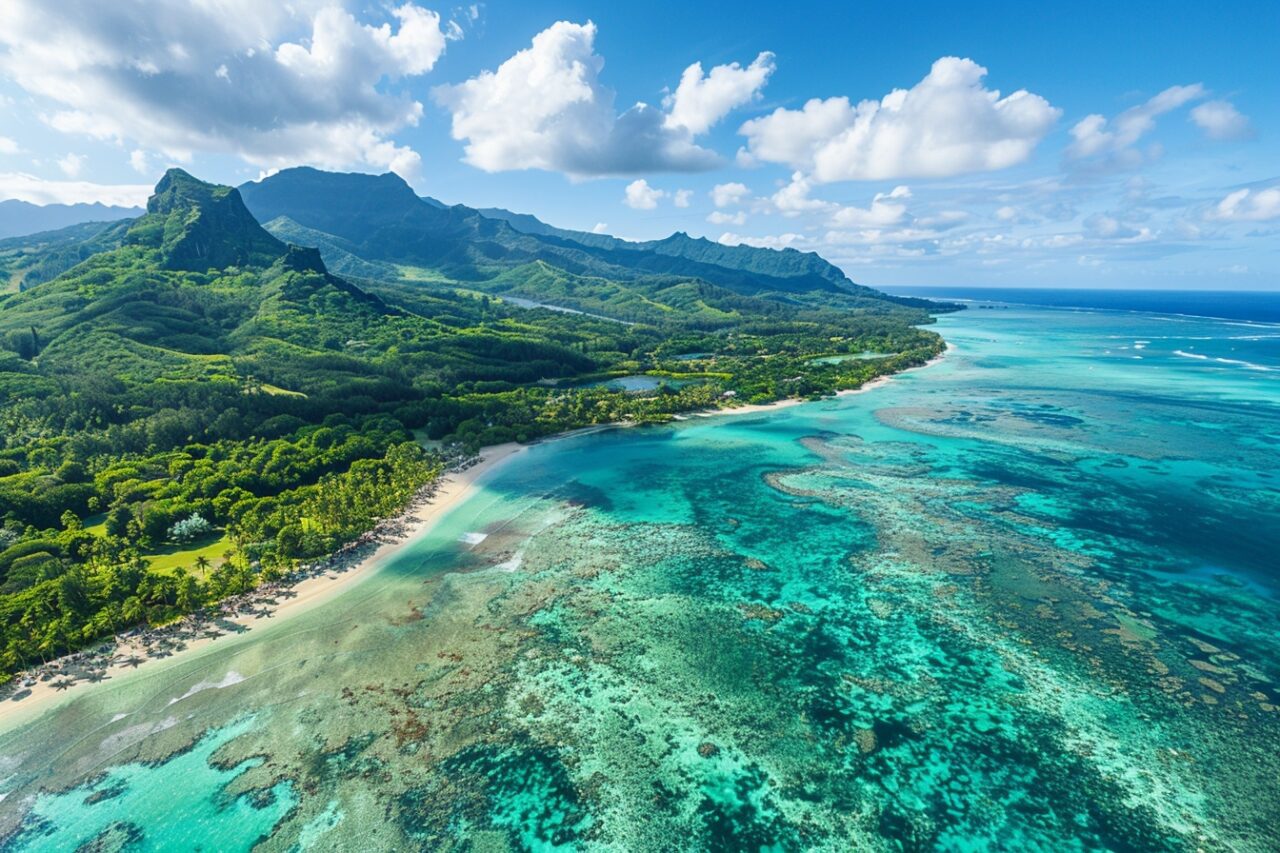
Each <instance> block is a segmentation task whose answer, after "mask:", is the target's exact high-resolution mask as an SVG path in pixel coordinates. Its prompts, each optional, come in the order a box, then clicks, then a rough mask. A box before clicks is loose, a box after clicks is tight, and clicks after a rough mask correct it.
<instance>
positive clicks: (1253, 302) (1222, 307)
mask: <svg viewBox="0 0 1280 853" xmlns="http://www.w3.org/2000/svg"><path fill="white" fill-rule="evenodd" d="M882 290H884V291H885V292H887V293H893V294H897V295H899V296H922V297H925V298H929V299H942V300H951V301H964V302H980V303H1000V304H1006V305H1038V306H1043V307H1050V308H1097V309H1105V310H1110V311H1130V312H1135V313H1140V314H1151V313H1161V314H1177V315H1182V316H1188V317H1211V318H1217V319H1226V320H1245V321H1249V322H1257V323H1280V291H1276V292H1263V291H1231V290H1213V291H1207V290H1206V291H1189V290H1111V289H1106V290H1104V289H1084V288H1081V289H1071V288H1029V287H885V288H882Z"/></svg>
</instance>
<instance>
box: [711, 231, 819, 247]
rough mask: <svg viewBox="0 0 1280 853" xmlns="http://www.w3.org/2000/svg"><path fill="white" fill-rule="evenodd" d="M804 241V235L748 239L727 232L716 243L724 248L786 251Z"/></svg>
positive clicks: (777, 235)
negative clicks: (748, 247) (744, 247)
mask: <svg viewBox="0 0 1280 853" xmlns="http://www.w3.org/2000/svg"><path fill="white" fill-rule="evenodd" d="M803 241H804V235H803V234H794V233H787V234H771V235H766V236H763V237H746V236H743V235H742V234H734V233H733V232H731V231H726V232H725V233H723V234H721V235H720V238H719V239H718V240H717V241H716V242H718V243H720V244H721V245H724V246H754V247H755V248H757V249H785V248H787V247H788V246H790V245H792V244H794V243H801V242H803Z"/></svg>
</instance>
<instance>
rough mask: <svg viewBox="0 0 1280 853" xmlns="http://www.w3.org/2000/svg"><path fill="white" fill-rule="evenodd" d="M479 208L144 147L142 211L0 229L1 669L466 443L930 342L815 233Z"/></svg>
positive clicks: (265, 557)
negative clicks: (710, 233) (258, 175)
mask: <svg viewBox="0 0 1280 853" xmlns="http://www.w3.org/2000/svg"><path fill="white" fill-rule="evenodd" d="M242 196H243V198H242ZM491 213H492V214H493V215H484V214H482V213H481V212H479V211H476V210H472V209H470V208H466V207H462V206H454V207H446V206H443V205H441V204H440V203H438V202H433V201H431V200H429V199H422V198H419V197H418V196H417V195H415V194H414V193H413V191H412V189H410V188H409V187H408V185H407V184H404V182H403V181H401V180H400V179H399V178H397V177H395V176H393V175H383V176H380V177H374V176H366V175H336V174H327V173H323V172H317V171H315V170H311V169H294V170H288V171H285V172H282V173H279V174H277V175H275V176H273V177H271V178H268V179H266V180H264V181H262V182H260V183H257V184H250V185H246V186H245V187H243V188H241V189H240V190H237V189H233V188H230V187H222V186H215V185H211V184H207V183H203V182H201V181H199V180H197V179H195V178H193V177H192V176H190V175H188V174H186V173H185V172H183V171H181V170H171V171H170V172H168V173H167V174H166V175H165V176H164V178H163V179H162V180H161V181H160V183H159V184H158V185H157V186H156V189H155V194H154V195H153V196H152V198H151V199H150V201H149V202H148V204H147V210H146V213H145V214H143V215H142V216H139V217H137V218H134V219H128V220H123V221H120V222H116V223H99V224H96V225H95V224H87V225H86V224H78V225H74V226H72V227H70V228H67V229H63V230H62V231H55V232H47V233H42V234H37V235H32V236H30V237H25V238H16V239H14V240H8V241H5V242H3V243H0V277H3V279H4V280H5V281H9V280H11V278H12V277H13V276H18V277H19V279H20V286H18V287H15V288H10V292H9V293H8V295H5V296H3V297H0V425H2V429H0V436H2V437H0V522H2V523H3V527H2V528H0V630H2V631H3V635H2V636H0V679H4V680H8V679H9V678H11V677H12V675H13V674H14V673H16V672H18V671H20V670H22V669H25V668H28V667H31V666H33V665H36V664H39V663H40V662H41V661H44V660H48V659H50V658H52V657H54V656H57V655H60V654H63V653H66V652H68V651H71V650H74V649H76V648H78V647H81V646H84V645H86V644H90V643H92V642H94V641H95V640H96V639H98V638H101V637H104V636H107V635H110V634H112V633H115V632H118V631H120V630H122V629H124V628H126V627H128V626H131V625H136V624H141V623H150V624H159V623H164V622H167V621H171V620H174V619H176V618H178V617H179V616H181V615H182V614H183V613H186V612H191V611H196V610H199V609H200V608H202V607H205V606H207V605H208V604H210V603H212V602H214V601H216V600H218V599H220V598H223V597H225V596H228V595H231V594H235V593H239V592H243V591H246V590H248V589H250V588H252V587H253V586H255V585H257V584H259V583H260V582H262V581H263V580H264V579H272V578H278V577H280V576H282V575H283V574H285V573H287V572H289V571H290V570H291V568H292V567H293V566H295V565H296V564H297V563H298V562H299V561H303V560H307V559H309V558H315V557H319V556H321V555H324V554H327V553H331V552H333V551H334V550H335V549H337V548H339V547H340V546H342V545H343V544H344V543H347V542H350V541H351V540H353V539H355V538H357V537H358V536H360V535H361V534H362V533H364V532H365V531H367V530H369V529H370V528H372V527H373V526H374V525H375V524H376V523H377V522H378V521H379V520H380V519H385V518H388V517H391V516H394V515H395V514H396V513H397V512H398V511H399V510H400V509H401V508H403V507H404V506H405V505H406V504H407V503H408V502H409V501H410V500H411V498H412V497H413V496H414V495H415V494H417V493H419V491H420V490H421V489H422V488H423V487H424V486H426V485H428V484H430V483H431V482H432V481H433V479H435V478H437V477H438V476H439V475H440V473H441V472H442V471H443V470H445V469H446V468H447V467H448V466H449V465H450V464H453V463H455V462H457V461H458V460H459V459H463V458H465V457H466V456H468V455H469V454H474V453H475V452H476V451H477V450H478V449H479V448H481V447H483V446H487V445H493V444H497V443H501V442H507V441H529V440H532V439H534V438H537V437H539V436H545V435H549V434H553V433H558V432H562V431H565V430H569V429H573V428H577V427H582V426H588V425H592V424H601V423H611V422H619V421H630V422H652V421H660V420H664V419H667V418H669V417H671V416H672V415H674V414H676V413H679V412H683V411H690V410H697V409H707V408H715V407H721V406H726V405H736V404H738V403H740V402H769V401H773V400H779V399H783V398H794V397H809V398H812V397H818V396H822V395H825V394H829V393H831V392H834V391H836V390H840V389H846V388H856V387H858V386H860V385H861V384H862V383H864V382H866V381H867V380H869V379H871V378H873V377H875V376H878V375H885V374H889V373H892V372H894V371H897V370H901V369H903V368H906V367H909V366H912V365H917V364H921V363H923V362H925V361H926V360H928V359H929V358H930V357H932V356H934V355H936V354H938V353H939V352H941V350H942V349H943V346H944V344H943V342H942V340H941V338H940V337H939V336H938V335H936V334H934V333H932V332H930V331H928V330H926V329H922V328H920V326H921V325H923V324H927V323H928V322H929V321H930V315H929V311H931V310H933V311H936V310H944V309H946V308H947V307H948V306H941V305H936V304H933V303H926V302H923V301H920V300H904V299H898V298H893V297H888V296H886V295H884V294H881V293H879V292H877V291H874V290H872V289H869V288H865V287H860V286H857V285H854V284H853V283H851V282H849V281H848V279H846V278H845V277H844V275H843V273H841V272H840V271H839V270H838V269H837V268H835V267H833V266H831V265H830V264H828V263H826V262H825V261H823V260H822V259H821V258H819V257H818V256H816V255H812V254H805V253H800V252H794V251H787V252H776V251H770V250H763V249H753V248H748V247H737V248H730V247H724V246H720V245H718V244H714V243H710V242H708V241H705V240H694V239H691V238H689V237H687V236H685V235H679V234H677V235H674V236H673V237H671V238H668V239H666V240H661V241H655V242H650V243H629V242H626V241H622V240H617V239H615V238H611V237H606V236H602V235H589V234H580V233H578V232H572V231H564V230H561V229H554V228H552V227H551V226H546V225H543V224H542V223H539V222H537V220H533V219H532V217H523V218H521V217H517V216H516V215H514V214H507V213H506V212H505V211H496V212H491ZM504 216H505V218H503V217H504ZM508 220H510V221H508ZM260 221H266V222H267V226H268V227H266V228H264V227H263V226H262V225H260V224H259V222H260ZM533 223H536V224H533ZM522 228H523V229H527V230H522ZM286 241H288V242H286ZM304 246H305V247H308V248H303V247H304ZM334 271H336V272H337V273H338V274H337V275H335V274H334ZM530 306H533V307H530ZM867 353H872V354H874V357H870V358H868V357H865V354H867Z"/></svg>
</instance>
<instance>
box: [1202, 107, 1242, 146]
mask: <svg viewBox="0 0 1280 853" xmlns="http://www.w3.org/2000/svg"><path fill="white" fill-rule="evenodd" d="M1191 120H1192V121H1193V122H1195V124H1196V126H1197V127H1199V128H1200V129H1201V130H1203V131H1204V132H1205V134H1206V135H1207V136H1208V137H1209V138H1210V139H1244V138H1245V137H1247V136H1249V134H1250V130H1251V129H1250V127H1249V119H1247V118H1245V117H1244V116H1243V115H1241V114H1240V112H1239V111H1238V110H1237V109H1236V108H1235V107H1234V106H1233V105H1232V104H1231V103H1230V102H1229V101H1205V102H1204V103H1203V104H1200V105H1199V106H1197V107H1195V108H1193V109H1192V110H1191Z"/></svg>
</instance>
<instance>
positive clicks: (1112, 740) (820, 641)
mask: <svg viewBox="0 0 1280 853" xmlns="http://www.w3.org/2000/svg"><path fill="white" fill-rule="evenodd" d="M937 329H938V330H939V331H940V332H941V333H942V334H943V335H944V336H945V337H946V338H947V340H948V341H949V342H950V344H951V349H950V350H949V352H948V354H947V356H946V358H945V359H943V360H942V362H941V363H939V364H936V365H933V366H931V367H929V368H927V369H923V370H918V371H913V372H910V373H907V374H904V375H901V376H899V377H897V378H895V379H894V380H893V381H892V382H890V383H888V384H887V385H884V386H882V387H879V388H876V389H874V390H872V391H869V392H868V393H864V394H855V395H848V396H843V397H839V398H836V399H831V400H825V401H821V402H815V403H809V404H805V405H800V406H792V407H788V408H780V409H778V410H776V411H770V412H766V413H763V414H751V415H739V416H716V417H710V418H691V419H689V420H686V421H682V422H679V423H676V424H672V425H670V426H663V427H649V428H638V429H619V430H611V431H605V432H598V433H595V434H591V435H581V436H575V437H571V438H567V439H563V440H558V441H551V442H546V443H543V444H540V445H537V446H535V447H533V448H532V449H531V450H529V451H528V452H526V453H524V454H521V455H520V456H518V457H516V458H515V459H514V460H513V461H511V462H510V464H508V465H506V466H505V467H501V468H498V469H495V470H494V471H493V472H492V476H489V477H487V479H485V480H484V481H483V483H484V487H483V488H482V489H481V490H480V491H478V492H477V493H476V494H475V496H473V497H472V498H471V499H470V500H469V501H467V502H465V503H463V504H461V505H460V506H458V507H457V508H455V509H454V510H453V511H451V512H450V513H449V514H448V515H447V516H446V517H445V518H444V519H443V520H442V521H441V522H440V523H439V524H438V525H437V526H436V527H435V528H434V529H433V530H432V531H431V532H430V533H428V534H427V535H425V536H423V537H421V538H419V539H417V540H415V541H412V542H410V543H408V544H406V546H405V547H404V548H403V549H402V550H401V552H400V553H399V555H398V556H397V558H396V559H395V560H394V561H393V562H391V563H390V564H388V565H387V566H386V567H384V568H383V569H382V570H381V571H379V572H376V573H374V574H371V575H370V576H369V577H367V578H366V579H364V580H363V581H361V582H360V583H359V584H356V585H354V586H352V587H351V588H350V589H347V590H345V591H344V592H343V593H342V595H340V596H337V597H335V598H333V599H332V600H330V601H328V602H326V603H324V604H322V605H320V606H318V607H315V608H314V609H311V610H308V611H306V612H302V613H300V614H298V615H295V616H293V617H291V618H288V619H281V620H278V621H276V622H271V621H268V622H267V623H266V624H265V626H263V627H260V628H255V629H254V630H252V631H250V632H248V633H246V634H244V635H242V636H238V637H231V638H225V639H222V640H219V641H218V642H216V643H213V644H211V645H209V646H206V647H204V648H202V649H200V650H199V651H198V652H193V653H192V654H190V655H187V656H179V657H176V658H174V659H173V660H172V661H160V662H156V663H154V664H147V665H144V666H142V667H140V668H139V669H138V670H137V671H135V672H131V673H128V674H126V675H122V676H118V677H116V678H113V679H111V680H109V681H106V682H104V683H102V684H99V685H95V686H93V687H92V688H90V689H87V690H86V691H84V692H82V693H79V694H76V695H75V696H72V697H68V699H67V701H66V702H64V703H63V704H61V705H60V706H58V707H56V708H53V709H51V710H49V711H47V712H46V713H44V714H43V715H42V716H40V717H38V718H37V719H35V720H33V721H25V722H23V721H19V720H16V719H15V720H11V721H8V722H6V723H5V724H4V729H3V731H2V733H0V780H2V781H0V792H3V799H2V800H0V838H3V839H4V840H3V845H2V846H3V849H5V850H12V851H43V850H68V851H69V850H74V849H77V848H78V847H81V846H82V845H90V846H89V847H86V848H85V849H94V850H147V851H151V850H172V849H183V850H188V849H208V850H213V849H217V850H220V851H234V850H247V849H250V848H254V847H255V846H256V849H260V850H271V851H293V850H307V849H314V850H411V849H423V850H450V849H453V850H508V849H510V850H551V849H588V850H590V849H612V850H671V849H722V850H764V849H769V850H802V849H803V850H815V849H816V850H850V849H858V850H897V849H903V850H920V849H945V850H981V849H1006V850H1104V849H1105V850H1128V851H1141V850H1197V849H1199V850H1256V851H1263V850H1275V849H1277V848H1280V818H1278V817H1277V815H1280V630H1278V628H1280V620H1278V618H1277V613H1278V611H1277V606H1276V605H1277V601H1276V599H1277V593H1278V592H1280V570H1278V569H1277V555H1278V554H1280V465H1277V459H1280V326H1277V325H1267V324H1254V323H1247V322H1237V321H1218V320H1207V319H1196V318H1189V317H1173V316H1160V315H1154V314H1144V313H1133V312H1128V313H1125V312H1107V311H1067V310H1053V309H1028V308H1009V309H1005V310H1000V311H976V310H971V311H965V312H962V313H960V314H957V315H952V316H947V317H944V318H942V319H941V321H940V322H939V324H938V326H937ZM215 839H216V841H215ZM202 844H203V845H204V846H203V847H202V846H201V845H202Z"/></svg>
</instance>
